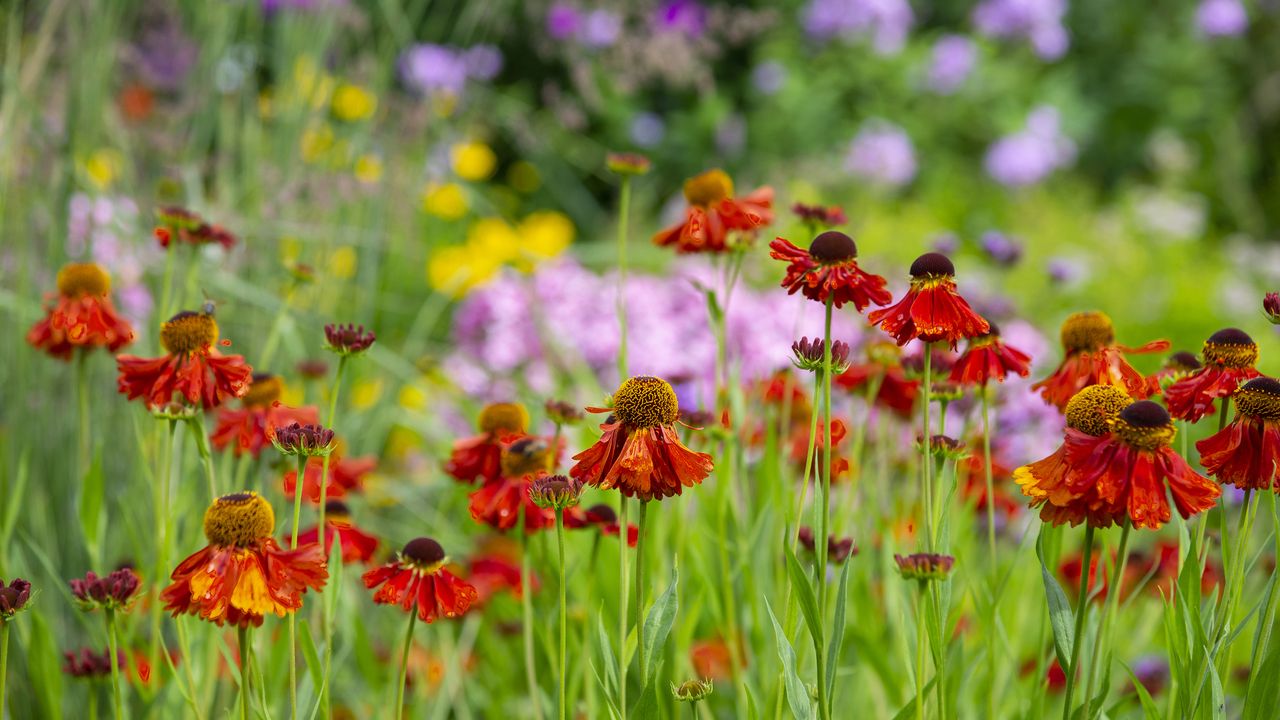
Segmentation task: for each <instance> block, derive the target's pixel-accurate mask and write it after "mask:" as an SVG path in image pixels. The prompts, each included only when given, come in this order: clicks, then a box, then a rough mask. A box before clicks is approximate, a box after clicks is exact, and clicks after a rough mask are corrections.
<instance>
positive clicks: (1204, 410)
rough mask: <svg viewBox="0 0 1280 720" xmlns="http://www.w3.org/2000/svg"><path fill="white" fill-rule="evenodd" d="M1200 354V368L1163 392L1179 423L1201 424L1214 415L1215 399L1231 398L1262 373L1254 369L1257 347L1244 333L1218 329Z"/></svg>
mask: <svg viewBox="0 0 1280 720" xmlns="http://www.w3.org/2000/svg"><path fill="white" fill-rule="evenodd" d="M1201 354H1202V355H1203V357H1204V365H1203V366H1202V367H1201V368H1200V369H1198V370H1195V371H1194V372H1191V373H1190V374H1188V375H1187V376H1186V377H1184V378H1182V379H1180V380H1177V381H1176V382H1174V383H1173V384H1172V385H1170V386H1169V387H1167V388H1165V390H1164V401H1165V404H1166V405H1168V406H1169V414H1170V415H1172V416H1174V417H1175V418H1177V419H1179V420H1187V421H1189V422H1198V421H1199V420H1200V418H1202V417H1204V416H1205V415H1207V414H1209V413H1211V412H1213V400H1214V398H1220V397H1228V396H1230V395H1231V394H1232V393H1234V392H1235V391H1236V388H1238V387H1240V383H1242V382H1244V381H1246V380H1251V379H1253V378H1256V377H1258V376H1259V375H1261V374H1262V373H1260V372H1258V371H1257V370H1255V369H1254V367H1253V366H1254V364H1255V363H1256V362H1258V344H1257V343H1255V342H1254V341H1253V338H1251V337H1249V335H1248V334H1247V333H1245V332H1244V331H1243V330H1237V329H1236V328H1227V329H1225V330H1219V331H1218V332H1216V333H1214V334H1213V335H1211V336H1209V339H1208V340H1206V341H1205V343H1204V350H1203V352H1202V353H1201Z"/></svg>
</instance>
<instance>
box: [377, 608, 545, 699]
mask: <svg viewBox="0 0 1280 720" xmlns="http://www.w3.org/2000/svg"><path fill="white" fill-rule="evenodd" d="M525 593H528V588H525ZM417 621H418V603H416V602H415V603H414V604H413V607H412V608H410V609H409V627H408V629H407V630H405V632H404V649H402V650H401V651H400V682H399V683H397V684H396V720H400V718H401V717H403V716H404V686H405V684H406V681H407V680H408V678H409V649H410V648H411V647H413V626H414V624H415V623H416V622H417Z"/></svg>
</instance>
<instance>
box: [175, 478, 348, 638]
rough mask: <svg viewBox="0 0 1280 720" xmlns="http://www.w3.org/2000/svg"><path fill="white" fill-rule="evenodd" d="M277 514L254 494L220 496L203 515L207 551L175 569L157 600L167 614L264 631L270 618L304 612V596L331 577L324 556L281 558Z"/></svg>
mask: <svg viewBox="0 0 1280 720" xmlns="http://www.w3.org/2000/svg"><path fill="white" fill-rule="evenodd" d="M275 522H276V519H275V512H274V511H273V510H272V508H271V505H270V504H269V503H268V502H267V501H266V500H265V499H263V498H262V496H261V495H258V494H257V493H255V492H251V491H245V492H239V493H233V494H231V495H223V496H222V497H220V498H218V499H217V500H215V501H214V502H213V504H212V505H210V506H209V509H208V510H206V511H205V514H204V534H205V537H206V538H208V540H209V544H208V545H207V546H205V547H204V548H203V549H201V550H199V551H198V552H196V553H195V554H193V555H191V556H190V557H188V558H187V559H185V560H183V561H182V562H181V563H180V564H179V565H178V567H177V568H175V569H174V571H173V573H172V575H171V576H170V578H171V579H172V580H173V583H172V584H170V585H169V586H168V587H167V588H165V589H164V591H163V592H162V593H161V594H160V597H161V599H162V600H163V601H164V603H165V609H166V610H169V611H171V612H173V614H174V615H175V616H177V615H180V614H184V613H187V614H192V615H197V616H198V617H200V618H201V619H202V620H207V621H209V622H213V623H216V624H218V625H222V624H224V623H230V624H232V625H235V626H237V627H245V626H248V625H261V624H262V618H263V616H264V615H266V614H267V613H274V614H275V615H278V616H280V617H284V616H285V615H287V614H289V613H291V612H294V611H296V610H298V609H299V608H301V607H302V595H303V593H305V592H306V591H307V590H308V589H312V590H319V589H320V588H322V587H324V584H325V581H326V580H327V579H328V577H329V573H328V570H327V569H326V568H325V553H324V549H323V548H321V547H320V546H319V545H314V544H312V545H300V546H298V548H297V549H294V550H282V549H281V548H280V546H279V545H277V544H276V541H275V540H274V539H273V538H272V537H271V535H272V532H273V531H274V530H275Z"/></svg>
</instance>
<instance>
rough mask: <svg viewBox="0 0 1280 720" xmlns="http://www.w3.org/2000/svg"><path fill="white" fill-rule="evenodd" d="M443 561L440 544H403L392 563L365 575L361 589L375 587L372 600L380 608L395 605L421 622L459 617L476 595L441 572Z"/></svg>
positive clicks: (465, 584)
mask: <svg viewBox="0 0 1280 720" xmlns="http://www.w3.org/2000/svg"><path fill="white" fill-rule="evenodd" d="M446 561H447V558H446V557H445V554H444V548H442V547H440V543H438V542H436V541H435V540H432V539H431V538H416V539H414V540H410V541H409V542H408V543H406V544H405V546H404V549H403V550H401V551H400V553H399V555H397V556H396V559H395V560H394V561H393V562H390V563H387V564H386V565H383V566H381V567H377V568H374V569H372V570H370V571H369V572H366V573H365V574H364V575H363V577H362V579H363V580H364V586H365V587H367V588H369V589H373V588H378V590H377V592H375V593H374V594H373V601H374V602H375V603H378V604H380V605H399V606H400V607H401V608H403V609H404V611H405V612H414V609H415V606H416V609H417V613H418V618H419V619H421V620H422V621H423V622H428V623H430V622H434V621H435V619H436V618H437V617H440V616H441V615H443V616H444V617H447V618H456V617H460V616H462V614H463V613H465V612H466V611H467V610H469V609H470V608H471V605H472V604H473V603H475V602H476V600H477V599H478V597H479V595H478V594H477V593H476V589H475V588H474V587H473V586H472V585H471V584H470V583H468V582H466V581H464V580H461V579H459V578H458V577H457V576H456V575H454V574H453V573H451V572H449V571H448V570H446V569H445V563H446Z"/></svg>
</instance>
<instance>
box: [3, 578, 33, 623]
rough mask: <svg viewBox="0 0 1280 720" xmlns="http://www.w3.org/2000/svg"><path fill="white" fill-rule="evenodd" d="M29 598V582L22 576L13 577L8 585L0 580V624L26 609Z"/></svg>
mask: <svg viewBox="0 0 1280 720" xmlns="http://www.w3.org/2000/svg"><path fill="white" fill-rule="evenodd" d="M30 600H31V583H29V582H27V581H26V580H23V579H22V578H14V579H13V580H11V581H10V582H9V584H8V585H5V584H4V581H3V580H0V624H3V623H5V622H7V621H8V620H9V618H11V617H13V616H14V615H17V614H18V613H19V612H20V611H22V610H24V609H26V607H27V602H28V601H30Z"/></svg>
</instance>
